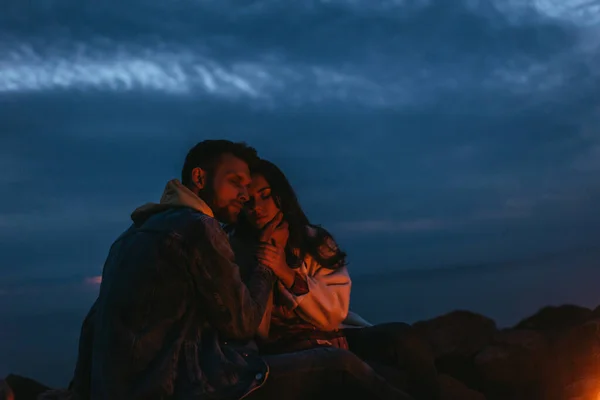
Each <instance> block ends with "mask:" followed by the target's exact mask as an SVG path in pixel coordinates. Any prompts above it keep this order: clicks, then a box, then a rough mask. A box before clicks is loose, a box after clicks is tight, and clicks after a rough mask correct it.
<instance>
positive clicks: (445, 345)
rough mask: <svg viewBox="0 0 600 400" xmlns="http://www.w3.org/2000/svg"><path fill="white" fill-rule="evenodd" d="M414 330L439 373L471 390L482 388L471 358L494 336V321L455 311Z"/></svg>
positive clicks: (424, 322)
mask: <svg viewBox="0 0 600 400" xmlns="http://www.w3.org/2000/svg"><path fill="white" fill-rule="evenodd" d="M413 326H414V328H415V330H416V331H417V332H419V334H421V335H422V336H423V337H424V338H426V339H427V340H428V341H429V343H430V344H431V346H432V349H433V352H434V355H435V358H436V366H437V368H438V371H439V372H440V373H444V374H447V375H450V376H452V377H453V378H455V379H458V380H460V381H461V382H463V383H465V384H466V385H467V386H469V387H470V388H472V389H476V390H479V389H480V388H481V387H480V381H481V379H480V377H479V375H478V372H477V370H476V368H475V365H474V363H473V357H474V356H475V354H477V353H478V352H479V351H480V350H481V349H482V348H484V347H485V346H486V345H487V344H488V343H489V342H490V340H491V339H492V337H493V335H494V333H495V332H496V323H495V322H494V321H493V320H491V319H489V318H487V317H485V316H483V315H480V314H476V313H472V312H469V311H454V312H451V313H449V314H446V315H442V316H440V317H437V318H434V319H432V320H428V321H421V322H417V323H415V324H414V325H413Z"/></svg>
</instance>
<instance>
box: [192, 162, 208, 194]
mask: <svg viewBox="0 0 600 400" xmlns="http://www.w3.org/2000/svg"><path fill="white" fill-rule="evenodd" d="M191 183H192V186H194V187H196V188H198V189H204V185H206V171H204V170H203V169H202V168H200V167H196V168H194V169H193V170H192V182H191Z"/></svg>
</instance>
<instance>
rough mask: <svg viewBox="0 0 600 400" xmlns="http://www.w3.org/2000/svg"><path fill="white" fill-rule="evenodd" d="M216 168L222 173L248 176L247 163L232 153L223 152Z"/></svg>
mask: <svg viewBox="0 0 600 400" xmlns="http://www.w3.org/2000/svg"><path fill="white" fill-rule="evenodd" d="M217 169H218V170H219V171H220V172H221V173H224V174H239V175H244V176H247V177H250V168H249V167H248V164H247V163H246V162H245V161H244V160H242V159H241V158H238V157H236V156H234V155H233V154H223V155H222V156H221V159H220V160H219V165H218V167H217Z"/></svg>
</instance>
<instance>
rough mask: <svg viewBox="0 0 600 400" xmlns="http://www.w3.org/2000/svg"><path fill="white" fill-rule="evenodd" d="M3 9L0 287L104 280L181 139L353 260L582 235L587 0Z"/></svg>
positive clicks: (595, 97)
mask: <svg viewBox="0 0 600 400" xmlns="http://www.w3.org/2000/svg"><path fill="white" fill-rule="evenodd" d="M252 4H253V5H251V6H247V7H239V6H236V5H234V2H229V1H219V2H216V1H200V0H198V1H191V0H185V1H184V0H181V1H175V2H154V1H148V0H135V1H132V2H129V3H128V5H127V6H121V5H119V3H117V2H103V3H102V5H100V3H92V2H80V1H68V0H67V1H33V2H26V3H24V2H9V4H8V12H7V13H3V14H2V16H0V27H1V28H0V66H1V69H0V101H1V102H2V106H1V107H0V127H1V130H2V135H1V138H0V155H1V158H0V160H1V161H0V166H1V167H2V171H3V174H2V176H1V177H0V187H1V188H2V192H3V193H5V195H4V196H2V199H1V200H0V202H1V203H0V206H1V209H2V211H1V213H2V214H1V218H0V239H1V240H0V251H1V252H2V254H3V262H2V264H1V265H0V278H1V282H2V284H0V290H3V293H7V292H9V291H11V290H15V289H16V288H18V287H20V286H21V285H31V284H32V283H33V282H39V283H42V282H47V283H48V282H50V281H52V282H54V283H57V282H58V283H61V282H66V281H78V282H79V281H81V280H83V279H85V277H89V276H94V275H98V274H99V273H100V271H101V266H102V262H103V259H104V256H105V254H106V251H107V249H108V246H109V244H110V242H111V241H112V239H113V238H114V237H115V236H116V235H117V234H118V233H119V232H120V231H121V230H122V229H124V228H125V227H126V226H127V224H128V220H127V216H128V214H129V212H130V211H131V210H132V209H133V208H135V207H136V206H137V205H139V204H141V203H144V202H146V201H152V200H156V199H158V198H159V195H160V192H161V190H162V188H163V186H164V183H165V181H166V180H167V179H170V178H172V177H177V176H178V173H179V170H180V166H181V162H182V159H183V157H184V155H185V152H186V150H187V149H188V148H189V147H190V146H191V145H192V144H194V143H195V142H197V141H199V140H202V139H206V138H217V137H224V138H230V139H235V140H245V141H247V142H249V143H251V144H252V145H254V146H255V147H257V149H258V150H259V152H260V153H261V155H262V156H264V157H266V158H269V159H271V160H273V161H275V162H276V163H278V164H279V165H281V167H282V168H283V169H284V171H285V172H286V173H287V174H288V176H289V178H290V179H291V181H292V183H293V184H294V186H295V187H296V188H297V191H298V193H299V196H300V199H301V201H302V204H303V205H304V207H305V208H306V210H307V212H308V214H309V215H310V217H311V218H312V219H313V221H314V222H316V223H321V224H323V225H324V226H326V227H327V228H328V229H330V230H331V231H332V232H334V233H335V234H336V236H337V237H338V239H339V241H340V242H341V245H342V246H344V247H345V248H346V249H347V251H348V253H349V254H350V261H351V262H352V270H353V273H354V274H355V275H360V274H366V273H369V272H377V271H384V270H397V269H414V268H426V267H438V266H444V265H455V264H472V263H480V262H496V261H504V260H513V259H519V258H522V257H530V256H535V255H537V254H545V253H547V252H552V251H556V250H562V249H571V248H572V249H578V248H580V247H582V246H583V247H585V246H588V245H593V244H595V243H597V240H598V238H599V236H600V235H599V234H598V226H599V225H598V223H599V222H600V213H598V212H597V210H596V207H597V203H598V200H599V198H600V184H599V182H600V180H599V178H600V90H599V89H600V72H598V71H600V69H598V68H597V66H598V65H600V25H599V21H600V11H599V10H598V5H596V4H594V2H589V1H588V2H584V1H570V2H569V1H550V0H547V1H537V2H529V3H528V2H507V1H497V2H494V1H456V2H452V4H450V2H445V1H418V0H414V1H391V0H388V1H362V2H361V1H350V0H346V1H342V0H339V1H303V2H294V3H290V2H281V1H261V2H254V3H252Z"/></svg>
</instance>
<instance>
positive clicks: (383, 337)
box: [231, 160, 439, 399]
mask: <svg viewBox="0 0 600 400" xmlns="http://www.w3.org/2000/svg"><path fill="white" fill-rule="evenodd" d="M249 194H250V201H249V202H248V204H247V207H246V212H245V213H244V216H243V217H242V218H241V220H240V222H239V224H238V225H237V226H236V227H235V230H234V231H233V232H232V234H231V244H232V247H233V249H234V252H235V253H236V258H237V259H238V260H237V262H238V265H240V267H241V268H242V269H243V267H244V265H250V264H251V263H249V262H248V261H249V260H248V257H251V255H253V254H257V252H256V251H254V249H255V246H259V247H261V244H260V243H259V242H258V239H257V237H258V232H259V230H260V229H261V228H262V227H263V226H265V225H266V224H267V223H268V222H269V221H271V220H272V219H273V218H275V216H276V215H277V214H278V213H279V212H281V213H282V214H283V219H284V220H285V221H286V222H287V224H288V235H287V238H285V239H283V240H280V242H281V243H275V244H276V245H277V251H278V252H284V253H285V260H286V262H285V264H284V263H277V262H276V261H275V260H277V259H281V257H276V255H275V254H272V253H269V251H268V248H267V247H265V250H264V251H259V252H258V254H261V256H260V258H261V261H262V262H263V263H266V264H268V265H270V266H271V267H272V268H273V270H274V271H275V273H276V275H277V276H278V278H279V282H278V283H277V285H276V287H275V290H274V294H273V302H272V303H273V304H272V307H271V308H270V309H269V310H268V311H267V313H266V314H265V319H264V320H263V324H261V329H260V332H261V335H260V336H261V337H260V339H261V340H260V341H259V345H260V349H261V351H262V352H263V353H267V354H269V353H270V354H273V353H285V352H290V351H296V350H301V349H307V348H312V347H318V346H335V347H340V348H345V349H349V350H350V351H352V352H354V353H355V354H357V355H358V356H359V357H361V358H363V359H364V360H365V361H367V362H369V363H370V364H371V365H372V366H373V367H374V368H375V369H376V370H378V372H380V373H381V374H382V375H384V376H386V377H388V378H390V377H391V379H393V380H394V381H395V382H398V379H399V376H403V377H405V378H406V382H405V384H403V383H400V382H398V383H399V386H405V387H404V388H405V389H406V390H407V391H408V392H409V393H410V394H412V395H413V396H414V397H415V398H417V399H435V398H438V397H439V394H438V391H439V389H438V383H437V371H436V369H435V365H434V360H433V355H432V353H431V350H430V349H429V347H428V345H426V344H425V343H424V342H423V341H422V340H420V339H419V338H418V337H417V335H416V334H415V333H414V331H413V330H412V328H411V327H410V326H409V325H407V324H402V323H391V324H381V325H376V326H369V325H370V324H368V323H366V321H364V320H362V318H360V317H359V316H358V315H356V314H352V313H349V304H350V288H351V280H350V276H349V274H348V269H347V267H346V254H345V253H344V252H343V251H342V250H341V249H340V248H339V247H338V246H337V244H336V243H335V241H334V239H333V237H332V235H331V234H330V233H329V232H327V231H326V230H325V229H323V228H321V227H319V226H316V225H313V224H311V223H310V221H309V220H308V217H307V216H306V214H305V213H304V211H303V210H302V208H301V206H300V204H299V202H298V199H297V197H296V194H295V192H294V190H293V188H292V187H291V185H290V183H289V181H288V180H287V178H286V177H285V175H284V174H283V172H282V171H281V170H280V169H279V168H278V167H277V166H275V165H274V164H273V163H271V162H269V161H266V160H261V162H260V163H259V164H258V165H257V166H256V168H254V169H253V171H252V185H251V187H250V190H249ZM242 273H244V271H242ZM347 326H354V327H353V328H349V327H347ZM398 371H402V372H403V374H398Z"/></svg>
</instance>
